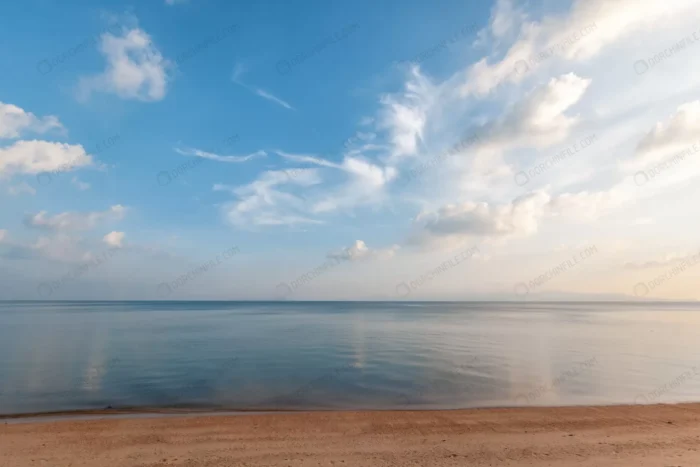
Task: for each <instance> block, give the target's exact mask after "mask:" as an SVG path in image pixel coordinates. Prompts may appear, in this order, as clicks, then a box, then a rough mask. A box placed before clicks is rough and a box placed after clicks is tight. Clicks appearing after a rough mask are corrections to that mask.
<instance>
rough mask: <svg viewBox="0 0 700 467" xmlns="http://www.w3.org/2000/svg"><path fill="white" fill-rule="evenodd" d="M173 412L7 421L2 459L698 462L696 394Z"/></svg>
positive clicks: (123, 464) (644, 465)
mask: <svg viewBox="0 0 700 467" xmlns="http://www.w3.org/2000/svg"><path fill="white" fill-rule="evenodd" d="M109 412H110V413H113V411H109ZM82 413H83V414H85V411H83V412H82ZM126 415H130V414H126ZM131 415H134V414H131ZM156 415H158V414H156ZM171 415H173V416H168V417H167V418H165V417H160V418H159V417H155V418H134V417H131V418H123V419H111V418H109V417H104V418H98V419H91V420H79V419H76V418H68V419H64V420H62V421H61V422H60V423H57V422H55V421H48V422H47V421H43V422H42V421H37V422H36V423H0V452H2V453H3V465H8V466H22V467H23V466H54V467H58V466H69V465H73V466H90V467H108V466H109V467H114V466H115V465H119V466H120V467H129V466H153V467H155V466H165V465H168V466H182V467H189V466H192V465H203V466H209V467H218V466H222V467H223V466H227V467H228V466H231V465H246V466H248V467H252V466H263V465H264V466H271V465H281V466H298V467H307V466H308V467H311V466H318V465H335V466H336V467H339V466H342V467H354V466H363V467H365V466H368V465H370V466H371V465H381V466H385V467H393V466H397V467H398V466H402V467H405V466H406V465H434V466H463V465H476V466H487V465H488V466H494V465H499V466H526V465H527V466H542V467H544V466H552V465H557V466H561V467H568V466H578V467H581V466H583V467H593V466H596V467H597V466H600V465H605V466H606V467H623V466H624V467H628V466H630V465H634V466H639V467H652V466H653V467H658V466H661V465H663V466H666V465H673V466H691V465H700V403H693V404H675V405H625V406H578V407H526V408H477V409H455V410H443V411H434V410H425V411H423V410H420V411H393V410H392V411H314V412H266V413H245V412H240V413H236V414H234V415H230V414H223V413H217V414H202V413H192V412H191V411H190V412H189V413H180V414H172V412H171ZM241 415H247V416H241Z"/></svg>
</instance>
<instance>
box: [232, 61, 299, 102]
mask: <svg viewBox="0 0 700 467" xmlns="http://www.w3.org/2000/svg"><path fill="white" fill-rule="evenodd" d="M247 71H248V67H246V66H245V65H244V64H242V63H236V65H235V66H234V67H233V75H232V78H231V79H232V80H233V82H234V83H236V84H238V85H240V86H243V87H244V88H246V89H248V90H249V91H251V92H253V93H255V94H256V95H258V96H260V97H262V98H263V99H267V100H269V101H271V102H274V103H275V104H277V105H279V106H281V107H284V108H285V109H289V110H296V109H294V107H292V106H291V105H290V104H289V103H288V102H286V101H284V100H282V99H280V98H279V97H277V96H275V95H274V94H272V93H271V92H269V91H266V90H264V89H262V88H259V87H257V86H249V85H247V84H245V83H244V82H243V81H242V80H241V77H242V76H243V75H244V74H245V73H246V72H247Z"/></svg>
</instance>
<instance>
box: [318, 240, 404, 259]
mask: <svg viewBox="0 0 700 467" xmlns="http://www.w3.org/2000/svg"><path fill="white" fill-rule="evenodd" d="M399 248H400V247H399V246H398V245H392V246H391V247H389V248H383V249H374V248H369V247H368V246H367V245H366V244H365V242H363V241H362V240H355V243H353V244H352V245H351V246H349V247H346V248H343V249H342V250H340V251H338V252H334V253H329V254H328V258H330V259H338V260H348V261H360V260H369V259H389V258H392V257H394V255H395V254H396V252H397V251H398V250H399Z"/></svg>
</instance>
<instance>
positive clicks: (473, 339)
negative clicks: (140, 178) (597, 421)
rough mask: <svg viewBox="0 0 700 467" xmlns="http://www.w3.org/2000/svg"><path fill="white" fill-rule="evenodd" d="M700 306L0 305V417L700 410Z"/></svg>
mask: <svg viewBox="0 0 700 467" xmlns="http://www.w3.org/2000/svg"><path fill="white" fill-rule="evenodd" d="M698 335H700V305H698V304H696V303H639V302H635V303H533V302H527V303H513V302H510V303H494V302H491V303H473V302H462V303H420V302H415V303H409V302H372V303H368V302H0V414H13V413H34V412H51V411H66V410H86V409H103V408H105V407H108V406H111V407H113V408H121V407H135V408H138V407H178V408H183V409H186V408H196V409H209V408H211V409H232V410H241V409H243V410H265V409H269V410H285V409H291V410H313V409H400V408H410V409H454V408H469V407H493V406H498V407H501V406H546V405H606V404H635V403H645V404H654V403H675V402H694V401H700V339H698V337H697V336H698Z"/></svg>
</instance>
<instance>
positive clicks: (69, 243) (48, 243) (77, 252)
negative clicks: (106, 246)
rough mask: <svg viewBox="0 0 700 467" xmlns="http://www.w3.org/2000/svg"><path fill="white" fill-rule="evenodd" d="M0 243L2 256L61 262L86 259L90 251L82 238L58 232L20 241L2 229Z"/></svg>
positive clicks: (0, 254) (0, 255)
mask: <svg viewBox="0 0 700 467" xmlns="http://www.w3.org/2000/svg"><path fill="white" fill-rule="evenodd" d="M0 243H2V244H3V246H4V248H3V249H2V250H0V257H2V258H6V259H48V260H51V261H61V262H78V261H84V260H85V259H86V258H87V257H88V256H89V254H90V253H89V252H88V251H86V250H85V248H84V242H83V240H82V239H81V238H76V237H72V236H70V235H66V234H65V233H61V232H59V233H57V234H55V235H52V236H41V237H39V238H38V239H37V240H36V241H34V242H18V241H14V240H12V239H11V238H9V234H7V232H6V231H5V235H2V231H0Z"/></svg>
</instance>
